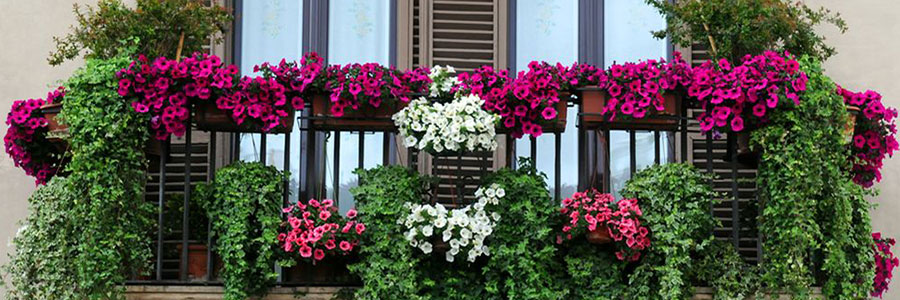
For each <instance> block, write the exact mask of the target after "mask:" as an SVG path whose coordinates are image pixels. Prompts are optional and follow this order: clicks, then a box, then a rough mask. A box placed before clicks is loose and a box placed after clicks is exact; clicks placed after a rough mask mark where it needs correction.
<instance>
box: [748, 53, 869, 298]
mask: <svg viewBox="0 0 900 300" xmlns="http://www.w3.org/2000/svg"><path fill="white" fill-rule="evenodd" d="M800 64H801V70H802V71H803V72H806V74H807V75H808V76H809V83H807V86H808V89H807V91H806V92H805V93H803V94H802V95H801V97H800V103H801V104H800V107H798V108H797V109H793V110H786V111H783V112H781V113H779V114H774V115H773V117H772V120H771V124H770V125H769V126H766V127H763V128H761V129H760V130H758V131H757V132H754V134H753V142H754V144H757V145H759V147H760V148H761V149H762V153H763V154H762V159H761V161H760V168H759V177H758V185H759V186H760V187H761V195H760V197H761V201H762V205H763V211H762V215H761V216H760V232H761V233H762V234H764V235H765V237H766V238H765V239H764V240H763V253H765V255H766V257H765V260H764V262H765V263H764V264H763V265H762V268H763V272H764V273H763V277H762V278H763V281H764V283H765V284H766V286H767V287H768V288H769V289H770V290H773V291H785V292H790V293H793V294H794V295H795V296H800V297H802V296H806V295H807V294H808V292H809V287H810V286H811V285H812V284H814V280H813V278H812V274H811V270H812V268H811V263H812V262H813V259H814V258H815V256H814V255H813V254H814V253H822V255H824V260H822V262H823V263H824V264H823V265H822V270H823V272H824V275H825V282H824V286H823V287H824V288H823V290H824V292H825V295H826V296H827V297H829V298H835V299H848V298H864V297H866V293H867V292H868V290H869V289H870V288H871V279H872V278H873V276H874V273H873V272H874V267H873V266H874V265H873V262H872V256H871V250H870V246H871V242H872V241H871V238H870V234H871V225H870V222H869V208H870V207H869V204H868V202H866V200H865V199H864V196H865V191H864V190H863V189H862V188H860V187H859V186H857V185H855V184H853V183H852V182H851V180H850V174H849V172H848V169H849V161H848V160H847V157H849V152H848V151H849V150H848V148H847V147H846V146H845V143H844V140H843V136H842V133H841V130H842V128H843V124H844V122H845V121H846V118H847V113H846V108H845V107H844V103H843V100H842V98H841V97H840V96H838V95H837V94H836V93H835V92H834V87H835V85H834V83H833V82H832V81H831V80H830V79H829V78H828V77H826V76H825V75H824V74H823V73H822V69H821V67H820V65H819V63H818V62H816V61H815V60H813V59H811V58H809V57H804V58H802V59H801V60H800Z"/></svg>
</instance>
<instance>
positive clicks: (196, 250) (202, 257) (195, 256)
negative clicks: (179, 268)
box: [175, 244, 208, 280]
mask: <svg viewBox="0 0 900 300" xmlns="http://www.w3.org/2000/svg"><path fill="white" fill-rule="evenodd" d="M175 248H176V249H177V250H178V253H179V254H178V255H179V257H181V244H178V245H176V246H175ZM206 252H207V247H206V245H203V244H189V245H188V279H190V280H201V279H205V278H206V274H207V273H208V272H207V270H206V267H207V266H206V265H207V262H208V260H207V257H206Z"/></svg>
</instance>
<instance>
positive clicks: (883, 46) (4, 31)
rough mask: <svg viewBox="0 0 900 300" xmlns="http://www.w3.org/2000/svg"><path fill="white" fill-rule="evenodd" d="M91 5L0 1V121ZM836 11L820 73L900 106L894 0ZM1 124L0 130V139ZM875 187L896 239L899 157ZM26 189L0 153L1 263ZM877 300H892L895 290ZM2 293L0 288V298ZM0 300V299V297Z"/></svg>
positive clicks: (30, 185)
mask: <svg viewBox="0 0 900 300" xmlns="http://www.w3.org/2000/svg"><path fill="white" fill-rule="evenodd" d="M93 2H95V1H94V0H54V1H46V0H45V1H28V0H3V1H0V45H3V47H0V116H2V117H3V118H5V116H6V114H7V113H8V111H9V107H10V105H11V104H12V101H13V100H15V99H23V98H29V97H31V98H34V97H43V96H44V95H46V93H47V92H48V91H50V90H51V89H52V88H53V87H54V85H56V83H58V82H59V81H60V80H63V79H65V78H67V77H68V76H69V75H70V74H71V73H72V71H73V70H74V69H75V68H77V67H78V66H80V65H81V61H75V62H68V63H65V64H64V65H62V66H57V67H51V66H50V65H48V64H47V61H46V58H47V55H48V53H49V51H50V50H51V49H52V48H53V42H52V37H53V36H55V35H62V34H65V33H66V32H67V31H68V27H69V26H70V25H71V24H72V23H73V22H74V16H73V14H72V12H71V11H72V4H73V3H93ZM806 2H807V3H809V4H811V5H814V6H816V5H821V6H825V7H828V8H830V9H832V10H835V11H838V12H840V13H841V14H842V15H843V17H844V19H845V20H846V21H847V23H848V25H849V27H850V30H849V31H848V32H847V33H846V34H842V35H841V34H839V33H838V32H836V30H834V29H833V28H830V27H824V28H822V32H823V33H825V34H826V36H827V37H828V40H829V43H831V44H832V45H834V46H835V47H836V48H837V50H838V51H839V53H838V54H837V55H836V56H835V57H833V58H832V59H831V60H829V61H828V62H827V63H826V64H825V67H826V70H827V71H826V72H827V73H828V74H829V75H830V76H832V78H834V79H835V81H836V82H838V83H840V84H841V85H843V86H844V87H846V88H849V89H852V90H865V89H873V90H876V91H879V92H881V93H882V95H884V98H885V102H886V104H888V105H890V106H893V107H900V84H898V79H900V64H898V63H896V62H894V61H892V60H890V59H891V58H892V57H891V54H894V53H898V52H897V51H898V50H897V49H900V40H898V39H896V38H895V37H896V36H897V32H900V22H896V20H895V19H896V11H897V10H898V9H900V2H897V1H894V0H861V1H845V0H806ZM5 133H6V126H0V135H3V134H5ZM883 172H884V177H885V178H886V179H885V180H884V181H883V182H881V183H879V184H877V185H876V187H877V188H879V189H880V190H881V194H880V195H879V196H877V197H874V198H873V199H872V201H873V202H875V203H878V204H879V208H878V209H877V210H875V212H874V213H873V215H872V216H873V226H874V228H875V230H877V231H882V232H884V233H885V234H887V235H888V236H896V237H900V218H896V217H894V216H895V215H896V214H897V213H898V212H900V202H898V201H897V200H896V198H898V196H900V185H898V184H897V183H900V158H898V159H892V160H888V161H887V162H886V164H885V167H884V170H883ZM33 190H34V180H33V178H31V177H27V176H25V174H24V173H23V172H22V171H21V170H20V169H18V168H15V167H14V166H13V164H12V161H11V160H10V159H9V157H8V156H7V155H6V154H5V153H4V154H2V155H0V207H2V209H0V264H4V263H6V262H7V253H8V252H9V243H8V241H9V240H10V239H11V238H12V236H13V235H15V233H16V231H17V230H18V228H19V226H18V225H17V223H18V222H19V220H21V219H23V218H24V217H25V216H26V214H27V198H28V195H30V194H31V192H32V191H33ZM895 289H896V290H895V291H894V292H890V293H888V294H886V295H885V299H900V288H898V287H895ZM2 293H3V290H2V286H0V295H2ZM0 298H2V296H0Z"/></svg>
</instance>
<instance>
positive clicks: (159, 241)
mask: <svg viewBox="0 0 900 300" xmlns="http://www.w3.org/2000/svg"><path fill="white" fill-rule="evenodd" d="M151 138H155V137H151ZM167 156H169V139H166V140H165V141H163V145H162V153H161V154H160V155H159V187H158V189H159V203H158V205H159V207H158V211H157V213H158V214H157V216H156V219H157V224H156V225H157V232H156V280H162V263H163V253H162V252H163V221H164V220H163V208H164V207H165V201H166V157H167Z"/></svg>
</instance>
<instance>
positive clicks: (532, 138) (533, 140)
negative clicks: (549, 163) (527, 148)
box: [529, 135, 537, 169]
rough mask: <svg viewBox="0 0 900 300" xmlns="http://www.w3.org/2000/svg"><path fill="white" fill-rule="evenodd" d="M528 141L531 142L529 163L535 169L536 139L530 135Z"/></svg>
mask: <svg viewBox="0 0 900 300" xmlns="http://www.w3.org/2000/svg"><path fill="white" fill-rule="evenodd" d="M529 140H530V141H531V163H532V164H533V165H532V166H533V167H534V168H535V169H537V138H535V137H534V136H533V135H532V136H531V137H529Z"/></svg>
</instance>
